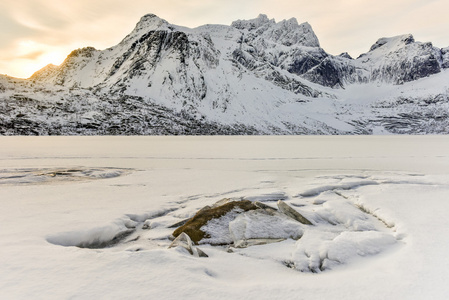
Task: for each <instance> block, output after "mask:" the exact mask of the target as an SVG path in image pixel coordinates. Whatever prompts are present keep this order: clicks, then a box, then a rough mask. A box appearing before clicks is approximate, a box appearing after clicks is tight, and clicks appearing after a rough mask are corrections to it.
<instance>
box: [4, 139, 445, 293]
mask: <svg viewBox="0 0 449 300" xmlns="http://www.w3.org/2000/svg"><path fill="white" fill-rule="evenodd" d="M0 142H1V143H0V144H1V145H2V146H1V147H0V162H1V168H0V169H1V176H0V184H1V183H2V182H1V181H2V180H4V181H3V183H4V184H2V185H1V188H0V201H1V203H2V209H1V213H0V225H1V228H2V230H1V231H0V251H1V253H0V254H1V255H0V279H1V280H0V290H1V291H2V292H1V293H2V297H5V298H8V299H23V298H45V299H64V298H73V299H86V298H107V299H118V298H122V299H123V298H133V297H134V298H151V299H174V298H178V299H181V298H182V299H210V298H211V297H212V296H213V297H214V298H216V299H228V298H230V297H234V298H241V297H242V295H244V296H245V297H246V296H248V297H251V298H257V299H275V298H283V299H292V298H298V297H299V298H306V299H323V298H328V297H329V298H330V297H337V298H346V299H351V298H363V299H379V298H381V299H424V298H433V299H444V298H445V296H446V295H447V287H446V284H445V283H444V280H445V278H447V277H448V276H449V271H448V270H449V265H448V262H447V260H446V259H444V258H445V257H446V254H447V252H448V251H449V243H448V242H447V239H446V238H445V237H446V235H447V228H449V221H448V218H447V217H446V212H447V210H448V209H449V202H448V201H447V199H449V176H448V175H447V170H448V167H449V155H448V154H447V149H449V139H448V138H447V137H444V136H442V137H430V136H427V137H405V136H401V137H215V138H212V137H208V138H205V137H201V138H200V137H198V138H195V137H192V138H186V137H176V138H175V137H172V138H167V137H164V138H161V137H138V138H133V137H122V138H112V137H92V138H87V137H81V138H68V137H57V138H54V137H38V138H30V137H27V138H22V137H13V138H0ZM70 170H71V171H72V172H69V171H70ZM75 170H77V172H74V171H75ZM89 170H96V171H95V172H92V173H89V172H88V171H89ZM20 172H22V173H20ZM98 172H100V173H98ZM101 172H106V173H107V174H109V173H110V172H112V173H114V172H119V173H114V174H115V175H114V176H96V177H95V176H92V177H95V178H91V177H89V176H88V174H92V175H95V174H96V175H98V174H103V173H101ZM19 173H20V174H19ZM69 173H70V174H69ZM112 173H111V174H112ZM39 174H47V175H45V176H44V175H42V177H40V175H39ZM52 174H55V176H52ZM24 176H25V177H24ZM27 176H28V177H27ZM79 177H82V178H79ZM24 178H28V179H30V178H31V179H30V180H29V181H31V183H30V182H28V181H27V182H24ZM36 178H38V179H41V178H45V181H43V182H41V181H40V180H35V179H36ZM28 179H27V180H28ZM69 179H70V180H69ZM72 179H73V180H72ZM81 179H82V180H81ZM6 181H7V182H6ZM242 197H243V198H245V197H247V198H249V199H251V200H252V201H262V202H264V203H265V204H267V205H270V206H274V202H273V201H275V200H276V199H275V198H279V199H283V201H285V202H286V203H288V204H289V205H290V206H292V207H293V208H295V209H296V210H298V211H299V212H300V213H301V214H302V215H304V217H306V218H307V219H309V220H310V221H311V222H312V223H313V224H314V225H313V226H301V228H303V230H304V232H303V235H302V237H301V238H300V239H298V240H293V239H286V240H284V241H282V242H279V243H272V244H267V245H260V246H251V247H248V248H244V249H234V250H233V251H234V253H228V252H227V251H226V249H225V248H224V247H213V246H208V245H200V246H199V247H200V248H201V250H203V251H204V252H206V253H207V255H208V256H209V257H208V258H197V257H193V256H190V255H189V254H186V253H185V251H181V250H180V249H177V248H173V249H167V248H168V246H169V245H170V243H171V241H170V240H169V239H168V237H169V236H170V234H171V233H172V232H173V230H174V229H173V228H169V227H170V226H171V225H173V224H175V223H177V222H179V221H182V220H184V219H186V218H189V217H191V216H192V215H193V214H195V212H196V211H197V210H198V209H201V208H202V207H204V206H206V205H211V204H213V203H215V202H216V201H218V200H220V199H223V198H242ZM248 220H249V222H250V223H249V224H250V225H251V226H252V225H255V224H256V223H257V222H259V221H260V220H259V219H258V218H256V219H255V220H256V221H257V222H256V223H251V218H249V219H246V222H248ZM251 226H250V227H249V228H250V229H251V230H252V228H253V227H251ZM257 228H260V227H257ZM251 232H253V231H251ZM76 246H79V247H76ZM82 246H84V247H87V248H94V249H86V248H80V247H82ZM286 266H287V267H288V268H287V267H286ZM292 269H294V270H292ZM311 272H316V273H319V274H311Z"/></svg>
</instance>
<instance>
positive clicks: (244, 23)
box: [231, 14, 276, 30]
mask: <svg viewBox="0 0 449 300" xmlns="http://www.w3.org/2000/svg"><path fill="white" fill-rule="evenodd" d="M266 24H276V21H275V20H274V19H271V20H270V19H269V18H268V16H267V15H264V14H259V16H258V17H257V18H255V19H251V20H236V21H234V22H232V24H231V26H232V27H235V28H237V29H246V30H254V29H258V28H260V27H262V26H264V25H266Z"/></svg>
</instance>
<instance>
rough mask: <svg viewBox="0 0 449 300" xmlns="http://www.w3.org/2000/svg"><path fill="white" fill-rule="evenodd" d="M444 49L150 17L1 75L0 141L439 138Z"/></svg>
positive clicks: (253, 23)
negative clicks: (364, 48) (28, 72)
mask: <svg viewBox="0 0 449 300" xmlns="http://www.w3.org/2000/svg"><path fill="white" fill-rule="evenodd" d="M448 49H449V48H443V49H439V48H436V47H433V46H432V44H431V43H420V42H416V41H415V40H414V38H413V36H412V35H402V36H397V37H392V38H381V39H379V40H378V41H377V42H376V43H375V44H374V45H373V46H372V47H371V48H370V51H369V52H368V53H365V54H362V55H360V57H358V58H357V59H352V58H351V57H350V56H349V55H347V54H341V55H339V56H333V55H330V54H328V53H326V52H325V50H323V49H322V48H320V44H319V41H318V38H317V37H316V35H315V34H314V32H313V30H312V27H311V26H310V25H309V24H308V23H302V24H299V23H298V22H297V20H296V19H290V20H284V21H281V22H275V21H274V20H272V19H271V20H270V19H269V18H268V17H267V16H265V15H260V16H259V17H258V18H256V19H253V20H238V21H235V22H233V23H232V25H231V26H224V25H204V26H201V27H198V28H194V29H190V28H185V27H181V26H177V25H172V24H169V23H167V22H166V21H165V20H163V19H160V18H159V17H157V16H155V15H151V14H149V15H145V16H144V17H142V18H141V20H140V21H139V22H138V23H137V25H136V27H135V29H134V30H133V31H132V32H131V33H130V34H129V35H128V36H126V37H125V38H124V39H123V41H121V42H120V43H119V44H118V45H116V46H113V47H111V48H108V49H105V50H102V51H100V50H96V49H94V48H92V47H87V48H82V49H78V50H75V51H73V52H72V53H71V54H70V55H69V56H68V57H67V59H66V60H65V61H64V62H63V63H62V64H61V65H60V66H54V65H49V66H47V67H45V68H43V69H41V70H39V71H37V72H36V73H35V74H34V75H33V76H32V77H31V78H30V79H28V80H18V79H13V78H9V77H6V76H3V77H1V78H0V99H2V100H1V101H2V102H1V103H0V105H1V107H0V108H1V110H0V134H356V133H383V132H384V133H412V134H413V133H441V132H446V128H447V126H446V124H447V122H448V121H447V115H448V111H447V109H445V107H446V106H447V98H448V88H447V83H445V82H448V80H447V79H449V75H448V71H447V70H446V69H448V68H449V50H448ZM415 83H416V84H415Z"/></svg>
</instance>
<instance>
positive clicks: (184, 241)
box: [168, 232, 209, 257]
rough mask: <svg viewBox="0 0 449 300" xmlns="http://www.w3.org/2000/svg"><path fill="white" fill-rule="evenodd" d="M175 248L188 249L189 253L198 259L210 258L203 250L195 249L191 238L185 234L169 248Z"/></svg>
mask: <svg viewBox="0 0 449 300" xmlns="http://www.w3.org/2000/svg"><path fill="white" fill-rule="evenodd" d="M174 247H182V248H184V249H186V250H187V251H189V253H190V254H191V255H193V256H196V257H209V256H208V255H207V254H206V253H205V252H204V251H203V250H201V249H200V248H198V247H195V246H194V245H193V242H192V240H191V239H190V237H189V236H188V235H187V234H185V233H184V232H182V233H181V234H180V235H179V236H178V237H177V238H176V239H175V240H174V241H173V242H172V243H171V245H170V246H169V247H168V248H169V249H170V248H174Z"/></svg>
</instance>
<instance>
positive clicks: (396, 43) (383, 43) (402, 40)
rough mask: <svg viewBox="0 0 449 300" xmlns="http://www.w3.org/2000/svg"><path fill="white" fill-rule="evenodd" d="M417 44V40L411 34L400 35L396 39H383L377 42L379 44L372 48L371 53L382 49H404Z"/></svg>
mask: <svg viewBox="0 0 449 300" xmlns="http://www.w3.org/2000/svg"><path fill="white" fill-rule="evenodd" d="M414 42H415V38H414V37H413V35H411V34H404V35H398V36H394V37H389V38H386V37H383V38H380V39H378V40H377V42H376V43H375V44H374V45H372V46H371V48H370V50H369V52H372V51H374V50H376V49H378V48H380V47H382V49H386V48H389V49H397V48H402V47H404V46H405V45H408V44H412V43H414Z"/></svg>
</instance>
